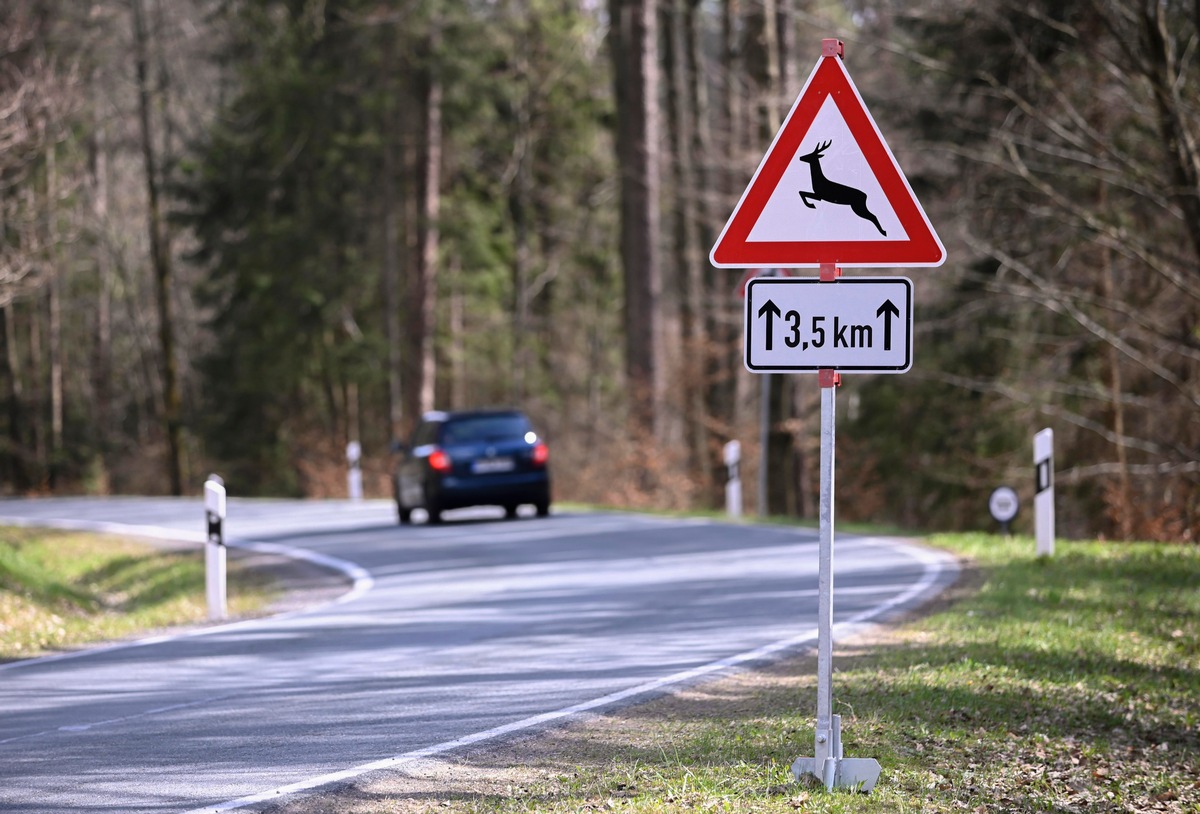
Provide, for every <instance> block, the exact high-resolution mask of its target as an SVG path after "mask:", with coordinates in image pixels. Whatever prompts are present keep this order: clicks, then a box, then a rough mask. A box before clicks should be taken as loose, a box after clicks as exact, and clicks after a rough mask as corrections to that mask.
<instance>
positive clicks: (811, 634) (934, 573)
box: [183, 538, 958, 814]
mask: <svg viewBox="0 0 1200 814" xmlns="http://www.w3.org/2000/svg"><path fill="white" fill-rule="evenodd" d="M856 542H858V543H860V544H874V545H888V544H889V543H888V542H887V541H884V540H881V539H879V538H865V539H864V538H859V539H858V540H856ZM903 545H904V550H905V553H907V554H909V555H910V556H912V557H913V558H914V559H915V560H917V561H918V562H920V563H921V564H922V565H923V566H925V571H924V573H923V574H922V575H921V579H919V580H918V581H917V582H916V583H914V584H913V585H912V586H911V587H909V588H908V590H906V591H904V592H903V593H900V594H897V595H896V596H894V597H892V598H891V599H889V600H888V601H886V602H882V603H880V604H879V605H876V606H874V607H872V608H867V609H866V610H864V611H861V612H860V613H857V614H855V615H854V616H851V617H850V618H849V619H846V620H844V621H842V622H840V623H838V624H836V625H834V631H835V632H836V633H837V634H838V635H839V636H847V635H852V634H853V633H855V632H856V631H858V630H860V629H861V628H863V627H865V626H866V624H867V622H870V621H871V620H875V619H878V618H879V617H882V616H886V615H887V614H889V613H890V612H892V611H894V610H897V609H899V608H901V607H904V606H905V605H907V604H908V603H909V602H911V601H913V600H915V599H917V598H918V597H920V596H922V595H923V594H924V593H926V592H927V591H928V590H929V589H930V588H932V587H933V586H934V585H935V584H936V583H937V581H938V578H939V577H940V576H941V575H942V574H943V573H944V572H945V571H946V570H948V569H953V570H954V571H957V570H958V565H957V561H956V560H955V559H954V557H953V556H951V555H950V554H947V553H944V552H940V551H935V550H932V549H927V548H923V547H921V546H918V545H912V544H908V543H905V544H903ZM816 637H817V629H816V628H815V627H814V628H811V629H808V630H805V631H803V632H802V633H799V634H797V635H796V636H792V637H791V638H788V639H783V640H781V641H777V642H773V643H771V644H768V645H764V646H763V647H759V648H757V649H755V650H750V651H748V652H745V653H740V654H738V655H735V656H730V657H729V658H725V659H721V660H720V661H714V662H711V663H709V664H704V665H701V666H700V667H695V668H692V669H690V670H684V671H682V672H678V673H673V674H672V675H668V676H665V677H663V678H659V679H655V680H653V681H648V682H646V683H644V684H639V685H637V686H636V687H629V688H628V689H624V690H620V691H618V692H614V693H610V694H609V695H605V696H602V697H600V698H594V699H592V700H590V701H583V702H581V703H578V704H573V705H572V706H569V707H563V708H562V709H557V710H554V711H552V712H543V713H541V714H540V715H533V716H531V717H529V718H523V719H522V720H520V721H514V722H512V723H510V724H504V725H503V726H497V727H494V728H492V729H486V730H484V731H482V732H475V733H473V734H471V735H465V736H463V737H461V738H456V739H455V740H451V741H445V742H443V743H438V744H434V745H433V746H426V747H425V748H423V749H416V750H414V751H412V752H405V753H404V754H402V755H394V756H392V757H388V758H383V759H382V760H376V761H373V762H371V763H363V764H361V765H359V766H353V767H351V768H349V769H343V770H342V771H338V772H330V773H329V774H323V775H318V776H316V777H310V778H308V779H306V780H300V781H298V782H296V783H290V784H288V785H286V786H279V787H278V788H274V789H268V790H266V791H261V792H258V793H257V794H251V795H248V796H246V797H239V798H237V799H236V800H227V801H225V802H223V803H216V804H214V805H207V806H202V807H200V808H193V809H190V810H188V811H186V812H183V814H219V812H223V811H234V810H236V809H239V808H245V807H247V806H251V805H254V804H256V803H262V802H266V801H268V800H278V799H279V798H281V797H284V796H286V795H289V794H296V793H299V792H305V791H312V790H314V789H317V788H320V787H321V786H329V785H333V784H335V783H340V782H344V781H346V780H352V779H354V778H356V777H361V776H362V775H364V774H369V773H371V772H377V771H380V770H383V769H396V768H399V767H401V766H407V765H411V764H414V763H417V762H418V761H421V760H425V759H428V758H431V757H435V756H437V755H442V754H445V753H447V752H452V751H454V750H456V749H461V748H462V747H464V746H470V745H472V744H476V743H481V742H483V741H489V740H494V739H497V738H501V737H504V736H505V735H511V734H512V733H514V732H521V731H523V730H527V729H536V728H537V727H540V726H544V725H545V724H549V723H551V722H554V721H563V720H565V719H568V718H573V717H576V716H582V715H583V714H584V713H587V712H591V711H592V710H595V709H599V708H601V707H607V706H610V705H613V704H617V703H619V702H621V701H625V700H628V699H630V698H634V697H636V696H639V695H647V694H649V693H653V692H656V691H658V690H661V689H663V688H664V687H669V686H671V685H674V684H685V683H688V682H690V681H694V680H696V679H699V678H702V677H705V676H709V675H712V674H714V673H720V672H722V671H725V670H730V669H732V668H735V667H739V666H741V665H744V664H747V663H750V662H755V661H761V660H764V659H766V658H768V657H770V656H773V655H776V654H778V653H781V652H785V651H787V650H791V649H795V648H798V647H799V646H800V645H803V644H806V643H809V642H811V641H813V640H815V639H816Z"/></svg>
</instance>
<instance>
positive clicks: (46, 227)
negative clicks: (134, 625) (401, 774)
mask: <svg viewBox="0 0 1200 814" xmlns="http://www.w3.org/2000/svg"><path fill="white" fill-rule="evenodd" d="M831 37H834V38H837V39H840V40H841V41H843V43H844V50H845V54H844V64H845V66H846V68H847V70H848V71H849V73H850V74H851V76H852V77H853V78H854V82H855V84H856V86H857V87H858V89H859V91H860V92H861V94H862V96H863V99H864V101H865V103H866V105H867V106H868V108H869V110H870V111H871V114H872V115H873V117H874V119H875V121H876V122H877V123H878V125H879V128H880V130H881V131H882V133H883V134H884V136H885V138H886V139H887V142H888V145H889V146H890V147H891V150H892V152H893V153H894V154H895V156H896V158H897V160H898V162H899V164H900V166H901V167H902V168H903V170H904V172H905V174H906V175H907V178H908V180H909V182H910V184H911V186H912V189H913V191H914V193H915V194H916V196H917V197H918V199H919V200H920V202H921V204H922V206H923V207H924V209H925V211H926V213H927V214H928V216H929V219H930V221H931V222H932V223H933V224H934V226H935V227H936V229H937V232H938V234H939V235H940V237H941V239H942V241H943V242H944V244H945V247H946V252H947V257H948V259H947V261H946V262H945V263H944V264H943V265H942V266H940V267H937V268H913V269H897V270H887V269H872V270H871V273H873V274H877V275H890V274H903V275H904V276H908V277H910V278H911V279H912V280H913V283H914V286H915V309H916V318H915V322H914V333H915V337H914V354H915V361H914V364H913V367H912V370H911V371H910V372H908V373H905V374H903V375H861V376H850V375H847V376H845V377H843V379H842V386H841V387H840V388H839V391H838V396H837V403H838V411H839V412H838V430H837V432H838V440H837V443H838V453H837V454H838V470H837V495H838V504H837V513H838V517H839V519H844V520H855V521H870V522H875V523H884V524H890V525H896V526H901V527H905V528H911V529H915V530H925V531H932V530H938V529H947V530H949V529H971V528H991V527H992V525H993V522H992V520H991V519H990V518H989V517H988V514H987V498H988V494H989V493H990V492H991V490H992V489H994V488H995V487H997V486H1000V485H1009V486H1012V487H1014V488H1015V489H1016V490H1017V491H1018V493H1019V494H1020V496H1021V499H1022V505H1023V506H1025V507H1029V506H1031V505H1032V502H1031V499H1032V495H1033V491H1034V469H1033V463H1032V447H1031V444H1032V437H1033V435H1034V433H1036V432H1037V431H1039V430H1041V429H1042V428H1045V427H1049V428H1052V429H1053V430H1054V432H1055V444H1056V448H1055V469H1056V472H1055V480H1056V488H1057V495H1058V498H1057V499H1058V530H1059V534H1060V535H1062V536H1068V537H1071V536H1084V535H1090V536H1099V537H1104V538H1111V539H1153V540H1174V541H1184V542H1192V543H1195V542H1197V541H1198V540H1200V5H1197V4H1194V3H1185V2H1183V1H1182V0H995V2H986V3H984V2H975V3H970V2H961V1H960V2H950V0H842V1H841V2H836V1H835V0H603V2H602V1H601V0H3V2H2V3H0V496H4V495H37V494H50V493H64V494H66V493H70V494H76V493H77V494H96V495H104V494H197V493H198V492H199V490H200V489H201V484H202V482H203V480H204V478H205V476H206V475H207V474H208V473H210V472H217V473H220V474H221V475H222V476H223V477H224V479H225V482H226V484H227V485H228V488H229V490H230V494H231V495H241V496H278V495H289V496H310V497H344V496H345V493H346V470H347V463H346V447H347V444H348V443H350V442H357V443H360V444H361V446H362V449H363V452H364V470H365V475H366V484H367V492H368V494H369V495H372V496H376V497H386V496H390V494H391V486H390V480H389V471H390V466H391V463H390V461H389V454H390V453H389V449H390V445H391V442H392V441H393V440H394V439H402V438H405V437H406V436H407V434H408V433H409V432H410V431H411V428H412V427H413V425H414V423H415V421H416V419H417V418H418V417H419V416H420V415H421V414H422V413H423V412H424V411H427V410H430V409H435V408H436V409H459V408H468V407H481V406H499V405H508V406H518V407H521V408H523V409H525V410H526V411H527V412H528V413H529V414H530V416H531V417H532V418H533V420H534V422H535V425H536V426H537V427H538V428H539V432H540V433H541V434H542V435H543V436H544V437H545V438H546V439H547V441H548V443H549V444H550V448H551V451H552V452H551V455H552V466H553V471H554V479H555V499H556V500H570V501H581V502H587V503H592V504H600V505H608V506H619V507H629V508H637V509H667V510H672V509H687V510H696V509H717V508H720V507H721V506H722V505H723V489H724V482H725V478H726V469H725V466H724V464H723V462H722V449H723V447H724V445H725V444H726V442H728V441H730V440H738V441H739V442H740V444H741V448H742V450H743V464H742V470H741V471H742V475H743V479H744V489H745V492H746V501H747V506H748V508H749V509H750V510H751V511H754V510H755V507H757V510H758V511H759V512H762V513H769V514H772V515H784V516H791V517H799V518H813V517H815V516H816V514H817V509H818V507H817V495H818V486H819V484H818V472H817V469H818V466H817V461H818V455H817V447H818V441H819V419H818V414H819V410H818V405H819V392H820V391H819V388H818V386H817V382H816V377H815V376H812V375H796V374H791V375H785V374H772V375H757V374H752V373H750V372H748V371H747V370H746V369H745V367H744V365H743V362H742V339H743V328H744V325H743V303H742V293H741V292H742V286H743V283H744V279H745V278H746V276H747V275H746V272H745V271H744V270H738V269H727V268H714V267H713V266H712V265H711V264H710V262H709V249H710V248H711V247H712V245H713V241H714V240H715V238H716V237H717V235H718V233H719V232H720V230H721V228H722V226H723V225H724V223H725V221H726V219H727V218H728V216H729V214H730V212H731V211H732V209H733V206H734V204H735V203H736V202H737V200H738V198H739V196H740V195H741V193H742V191H743V190H744V189H745V187H746V184H747V182H748V181H749V179H750V178H751V176H752V175H753V173H754V171H755V168H756V167H757V165H758V163H759V161H760V160H761V159H762V156H763V154H764V151H765V150H766V148H767V146H768V145H769V144H770V143H771V140H772V138H773V136H774V134H775V133H776V131H777V130H778V129H779V127H780V124H781V122H782V120H783V118H784V116H785V115H786V114H787V111H788V110H789V109H790V107H791V105H792V103H793V101H794V100H795V99H796V96H797V94H798V93H799V91H800V89H801V87H802V85H803V83H804V81H805V78H806V77H807V76H808V74H809V72H810V71H811V70H812V69H813V66H814V64H815V63H816V62H817V60H818V59H819V58H820V57H821V41H822V39H824V38H831ZM810 271H811V270H810ZM798 273H801V274H808V273H809V272H804V271H800V272H798ZM846 273H847V274H855V273H859V272H856V271H855V270H854V269H846ZM760 472H761V473H764V475H765V476H764V477H760V476H759V473H760ZM1031 523H1032V511H1031V510H1029V509H1023V510H1022V513H1021V516H1020V517H1019V518H1018V521H1017V524H1016V527H1017V528H1018V529H1019V530H1020V529H1022V528H1024V529H1027V528H1029V527H1031Z"/></svg>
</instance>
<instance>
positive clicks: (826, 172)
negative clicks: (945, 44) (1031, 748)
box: [709, 39, 946, 791]
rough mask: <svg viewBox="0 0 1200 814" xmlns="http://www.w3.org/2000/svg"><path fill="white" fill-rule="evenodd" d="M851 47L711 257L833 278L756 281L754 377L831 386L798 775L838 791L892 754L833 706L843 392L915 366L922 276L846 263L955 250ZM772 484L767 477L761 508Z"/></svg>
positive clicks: (829, 46)
mask: <svg viewBox="0 0 1200 814" xmlns="http://www.w3.org/2000/svg"><path fill="white" fill-rule="evenodd" d="M844 56H845V48H844V47H843V44H842V42H841V41H839V40H836V39H824V40H822V41H821V59H819V60H818V61H817V66H816V67H815V68H814V69H813V72H812V74H811V75H810V76H809V78H808V81H807V82H806V83H805V86H804V89H803V90H801V91H800V95H799V97H797V99H796V103H795V104H794V105H793V106H792V110H791V112H790V113H788V115H787V118H786V119H785V120H784V123H783V125H782V127H780V130H779V132H778V133H776V135H775V140H774V141H773V142H772V143H771V146H770V147H769V148H768V149H767V153H766V155H764V156H763V160H762V163H760V164H759V167H758V169H757V170H756V171H755V173H754V177H753V178H751V179H750V184H749V185H748V186H747V187H746V191H745V192H744V193H742V197H741V200H739V201H738V203H737V206H735V207H734V210H733V214H732V215H731V216H730V218H729V221H728V222H727V223H726V224H725V228H724V229H723V230H722V231H721V234H720V236H719V237H718V238H717V242H716V243H715V244H714V245H713V248H712V250H711V251H710V252H709V259H710V260H711V261H712V264H713V265H714V266H716V267H717V268H743V269H745V268H762V269H766V268H805V267H808V268H811V267H819V268H820V269H821V276H820V279H819V280H813V279H808V280H788V279H766V278H764V277H760V278H757V279H753V280H749V281H748V282H747V283H746V284H745V286H744V289H745V292H746V293H745V300H746V307H745V320H746V321H745V325H746V333H745V345H744V352H745V355H744V357H743V358H744V361H745V365H746V369H747V370H749V371H750V372H751V373H774V372H791V373H800V372H811V373H817V374H818V376H819V382H820V386H821V509H820V548H819V551H818V556H819V563H818V566H819V568H820V574H819V594H820V596H819V599H818V602H819V609H818V613H817V726H816V734H815V736H814V744H813V747H814V749H813V757H802V758H799V759H798V760H796V762H795V763H793V764H792V773H793V774H794V775H795V776H796V779H797V780H800V779H801V778H803V777H806V776H812V777H815V778H817V779H818V780H819V781H820V782H821V783H823V784H824V785H825V788H827V789H829V790H832V789H833V788H834V787H846V788H854V789H857V790H859V791H870V790H871V789H873V788H874V787H875V783H876V781H877V780H878V779H879V772H880V766H879V762H878V761H876V760H874V759H872V758H859V759H851V758H847V757H845V756H844V755H843V754H842V723H841V718H840V716H837V715H834V714H833V498H834V495H833V492H834V490H833V475H834V472H833V470H834V435H835V427H834V422H835V418H836V416H835V412H834V408H835V404H836V401H835V396H836V392H837V387H838V385H839V384H840V382H841V374H842V373H905V372H907V371H908V370H909V368H911V367H912V359H913V357H912V337H913V316H912V315H913V309H912V288H913V286H912V282H911V281H910V280H908V279H907V278H896V277H887V278H884V277H876V278H856V279H848V280H841V281H839V279H838V278H839V276H840V275H841V270H840V269H839V268H838V265H839V264H846V265H852V266H874V267H895V266H913V267H915V266H940V265H941V264H942V263H943V262H945V260H946V249H945V247H944V246H943V245H942V242H941V239H940V238H938V236H937V233H936V232H935V231H934V229H933V225H932V224H931V223H930V222H929V219H928V218H927V217H926V216H925V212H924V210H923V209H921V205H920V203H919V202H918V201H917V199H916V196H915V195H913V191H912V187H911V186H910V185H909V183H908V180H907V179H906V178H905V177H904V173H903V172H901V170H900V165H899V164H897V163H896V159H895V157H894V156H893V155H892V152H891V150H890V149H889V148H888V146H887V144H886V143H885V142H884V140H883V134H882V133H880V132H879V128H878V127H877V126H876V125H875V120H874V119H872V118H871V114H870V113H869V112H867V108H866V105H865V104H864V103H863V100H862V96H861V95H860V94H859V93H858V90H857V88H855V87H854V84H853V83H852V82H851V81H850V75H849V74H848V73H847V72H846V69H845V66H843V65H842V59H843V58H844ZM764 391H765V384H764ZM766 401H767V400H766V398H765V397H764V399H763V402H764V405H763V406H764V410H765V409H766ZM765 424H766V422H765V419H764V426H765ZM763 446H764V452H765V447H766V444H765V443H764V444H763ZM762 469H763V470H764V471H765V467H762ZM765 493H766V488H765V483H764V484H763V485H760V487H759V501H760V506H761V505H762V501H763V498H764V496H765Z"/></svg>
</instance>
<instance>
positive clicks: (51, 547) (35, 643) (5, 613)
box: [0, 528, 273, 661]
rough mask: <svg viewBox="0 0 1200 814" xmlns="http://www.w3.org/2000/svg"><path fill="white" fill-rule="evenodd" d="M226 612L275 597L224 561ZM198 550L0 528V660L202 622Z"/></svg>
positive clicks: (246, 608)
mask: <svg viewBox="0 0 1200 814" xmlns="http://www.w3.org/2000/svg"><path fill="white" fill-rule="evenodd" d="M228 593H229V611H230V614H231V615H234V616H236V615H240V614H244V613H249V612H253V611H254V610H257V609H260V608H262V607H263V606H265V605H266V604H267V603H268V602H269V601H270V599H271V598H272V597H273V593H272V591H271V589H270V587H269V586H268V585H267V584H266V583H265V581H264V580H263V579H262V578H261V577H258V576H255V575H254V574H252V573H248V572H245V571H243V570H242V569H240V568H238V567H237V564H236V562H232V561H231V563H230V567H229V591H228ZM207 616H208V606H207V603H206V600H205V595H204V554H203V551H201V550H200V547H199V546H197V547H196V549H195V550H194V551H187V552H168V551H161V550H155V549H153V548H151V547H149V546H146V545H145V544H142V543H137V542H133V541H130V540H125V539H122V538H119V537H111V536H99V535H90V534H74V533H64V532H52V531H34V530H24V529H10V528H0V661H2V660H11V659H16V658H28V657H30V656H35V655H39V654H43V653H46V652H50V651H53V650H57V649H60V648H64V647H72V646H77V645H81V644H88V643H93V642H98V641H105V640H110V639H117V638H121V637H125V636H130V635H136V634H139V633H145V632H147V631H150V630H156V629H160V628H164V627H170V626H173V625H181V624H190V623H197V622H203V621H205V620H206V619H207Z"/></svg>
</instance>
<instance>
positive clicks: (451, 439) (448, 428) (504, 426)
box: [442, 415, 529, 445]
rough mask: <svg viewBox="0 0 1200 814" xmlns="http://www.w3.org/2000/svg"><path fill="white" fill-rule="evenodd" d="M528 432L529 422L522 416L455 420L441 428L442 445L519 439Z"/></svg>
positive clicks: (478, 417) (473, 417)
mask: <svg viewBox="0 0 1200 814" xmlns="http://www.w3.org/2000/svg"><path fill="white" fill-rule="evenodd" d="M527 432H529V420H528V419H527V418H525V416H523V415H486V416H470V417H466V418H456V419H454V420H453V421H447V422H446V423H445V424H444V425H443V427H442V443H443V444H446V445H450V444H470V443H475V442H482V441H500V440H503V439H505V438H520V437H522V436H524V435H525V433H527Z"/></svg>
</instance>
